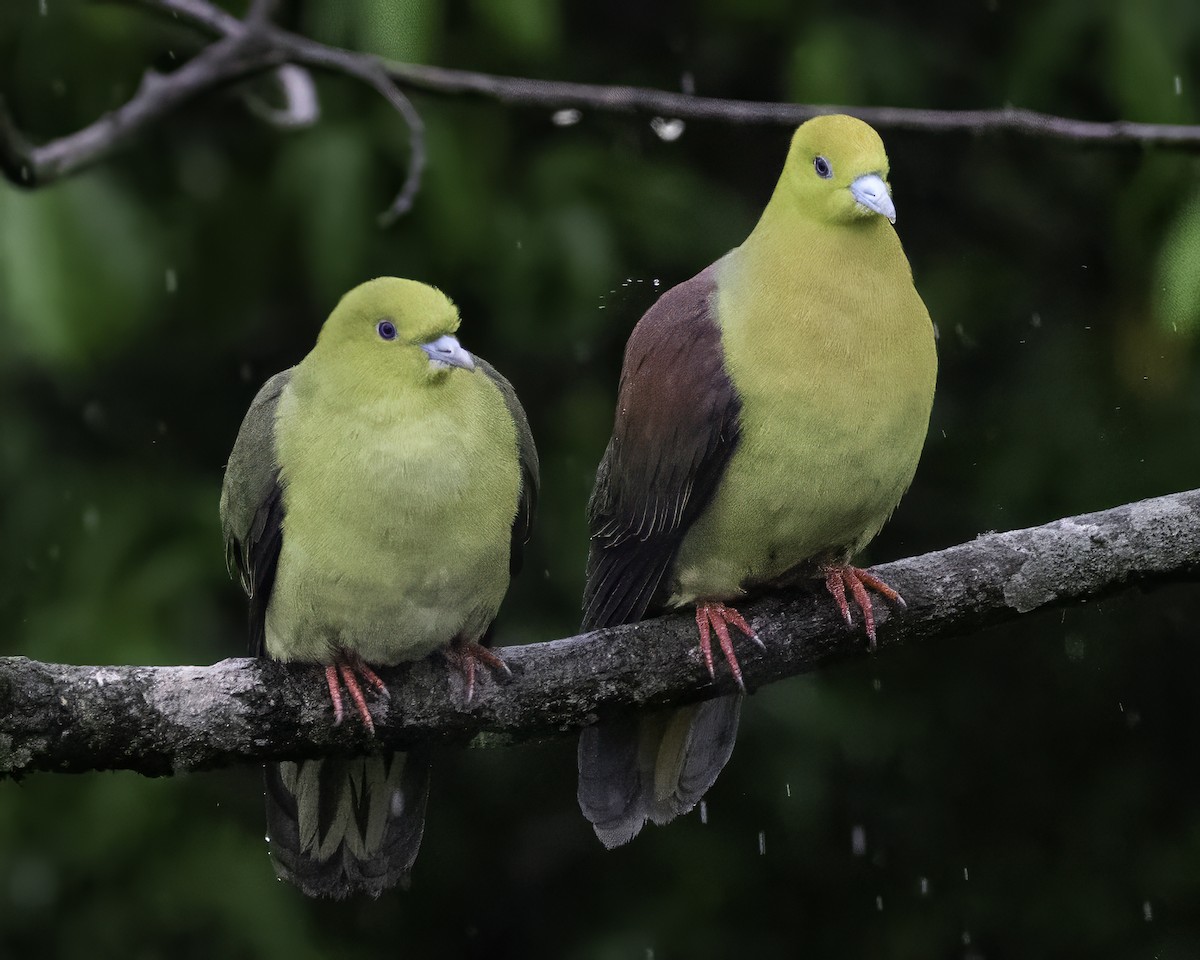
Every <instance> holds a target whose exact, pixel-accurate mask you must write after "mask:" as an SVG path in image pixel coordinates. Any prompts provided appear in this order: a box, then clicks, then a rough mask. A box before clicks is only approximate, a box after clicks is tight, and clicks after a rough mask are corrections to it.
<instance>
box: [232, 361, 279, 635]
mask: <svg viewBox="0 0 1200 960" xmlns="http://www.w3.org/2000/svg"><path fill="white" fill-rule="evenodd" d="M291 378H292V371H291V370H290V369H289V370H284V371H283V372H282V373H277V374H275V376H273V377H272V378H271V379H270V380H268V381H267V382H266V383H264V384H263V386H262V389H260V390H259V391H258V393H257V395H256V396H255V397H254V400H253V402H252V403H251V404H250V409H249V410H247V411H246V416H245V418H244V419H243V420H242V426H241V429H240V430H238V435H237V440H235V441H234V444H233V451H232V452H231V453H230V454H229V464H228V466H226V468H225V483H224V485H223V486H222V487H221V530H222V532H223V533H224V535H225V560H226V563H227V564H228V566H229V568H230V570H231V571H232V570H236V571H237V574H238V580H239V581H240V582H241V584H242V589H243V590H245V591H246V595H247V596H248V597H249V598H250V655H251V656H254V657H261V656H264V655H265V654H266V619H267V604H268V603H269V601H270V599H271V589H272V587H274V585H275V569H276V565H277V563H278V561H279V549H280V547H281V546H282V545H283V497H282V492H281V490H280V486H279V464H278V462H277V460H276V457H275V411H276V409H277V408H278V406H279V396H280V394H281V393H282V392H283V389H284V387H286V386H287V385H288V383H289V382H290V380H291Z"/></svg>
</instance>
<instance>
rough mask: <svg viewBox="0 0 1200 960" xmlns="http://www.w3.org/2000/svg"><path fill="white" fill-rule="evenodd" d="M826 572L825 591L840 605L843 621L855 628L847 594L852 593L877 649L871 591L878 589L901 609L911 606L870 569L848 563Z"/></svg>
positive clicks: (832, 567) (868, 638)
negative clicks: (869, 591)
mask: <svg viewBox="0 0 1200 960" xmlns="http://www.w3.org/2000/svg"><path fill="white" fill-rule="evenodd" d="M823 572H824V574H825V588H826V589H827V590H828V591H829V592H830V594H831V595H832V596H833V599H834V602H835V603H836V604H837V607H838V610H840V611H841V613H842V618H843V619H844V620H845V621H846V625H847V626H853V625H854V620H853V618H852V617H851V616H850V604H849V603H848V602H847V600H846V591H847V590H849V591H850V595H851V597H853V598H854V605H855V606H856V607H858V609H859V612H860V613H861V614H862V618H863V627H864V628H865V629H866V633H867V640H868V641H869V643H870V649H872V650H874V649H875V646H876V642H875V611H874V609H873V607H872V605H871V595H870V594H869V593H868V592H867V591H868V589H870V590H874V591H875V592H876V593H878V594H879V595H880V596H882V597H884V598H885V599H887V600H890V601H891V602H892V603H894V604H896V605H897V606H898V607H900V608H901V609H904V608H906V607H907V606H908V604H906V603H905V602H904V598H903V597H902V596H900V594H899V593H897V592H896V591H895V590H894V589H892V588H891V587H889V586H888V585H887V584H886V583H884V582H883V581H882V580H880V579H879V578H878V577H877V576H875V575H874V574H873V573H868V572H867V571H866V570H860V569H859V568H858V567H851V566H849V565H848V564H847V565H840V566H829V567H826V568H825V569H824V571H823Z"/></svg>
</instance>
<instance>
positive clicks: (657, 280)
mask: <svg viewBox="0 0 1200 960" xmlns="http://www.w3.org/2000/svg"><path fill="white" fill-rule="evenodd" d="M660 283H662V281H661V280H659V279H658V277H655V278H654V285H655V286H656V287H657V286H658V285H659V284H660Z"/></svg>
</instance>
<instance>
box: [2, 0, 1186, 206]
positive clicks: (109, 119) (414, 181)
mask: <svg viewBox="0 0 1200 960" xmlns="http://www.w3.org/2000/svg"><path fill="white" fill-rule="evenodd" d="M137 2H138V5H139V6H141V7H143V8H145V9H147V10H148V11H151V12H154V13H158V14H164V15H169V16H171V17H173V18H175V19H177V20H182V21H184V22H186V23H189V24H191V25H192V26H194V27H196V28H197V29H199V30H202V31H204V32H207V33H210V34H214V35H216V36H217V37H218V38H219V39H217V40H216V42H214V43H212V44H211V45H210V46H208V47H206V48H205V49H204V50H203V51H202V52H201V53H199V54H198V55H197V56H196V57H194V58H193V59H192V60H190V61H189V62H188V63H186V64H185V65H184V66H182V67H180V68H179V69H178V70H175V71H174V72H172V73H170V74H166V75H161V74H157V73H153V72H147V74H146V77H145V80H144V82H143V84H142V86H141V88H139V90H138V92H137V93H136V94H135V95H134V96H133V98H132V99H131V100H129V102H128V103H126V104H124V105H123V106H121V107H120V108H118V109H117V110H114V111H113V112H112V113H109V114H106V115H105V116H103V117H101V118H100V119H99V120H97V121H95V122H94V123H92V124H90V125H89V126H87V127H84V128H83V129H82V130H79V131H76V132H75V133H72V134H69V135H67V136H64V137H60V138H58V139H56V140H52V141H49V142H47V143H43V144H38V145H35V144H33V143H30V142H29V140H28V139H27V138H26V137H25V136H24V134H23V133H22V132H21V130H20V129H19V128H18V126H17V124H16V123H15V121H14V119H13V117H12V116H11V114H10V113H9V112H8V109H7V107H6V105H5V103H4V102H3V100H2V99H0V171H2V172H3V173H4V175H5V176H6V177H7V178H8V179H9V180H11V181H12V182H13V183H16V184H18V185H19V186H24V187H35V186H41V185H44V184H48V183H52V182H54V181H55V180H57V179H60V178H61V177H65V176H68V175H70V174H72V173H74V172H76V171H78V170H80V169H82V168H84V167H86V166H89V165H90V164H93V163H96V162H98V161H99V160H102V159H103V158H105V157H106V156H108V155H109V154H110V153H111V152H112V151H114V150H115V149H117V148H119V147H121V146H124V145H125V144H126V143H127V142H128V141H129V140H131V139H132V138H133V137H134V136H135V135H136V134H137V133H139V132H140V131H141V130H143V129H144V128H146V127H148V126H150V125H152V124H154V123H156V122H157V121H159V120H161V119H162V118H163V117H164V116H166V115H167V114H169V113H172V112H174V111H175V110H178V109H179V108H180V107H181V106H183V104H185V103H186V102H187V101H189V100H192V99H194V98H196V97H198V96H201V95H203V94H206V93H209V92H211V91H213V90H216V89H219V88H221V87H224V86H227V85H229V84H230V83H233V82H236V81H238V80H243V79H245V78H247V77H250V76H253V75H255V74H258V73H262V72H264V71H266V70H272V69H276V68H279V67H281V66H283V65H284V64H291V65H292V66H294V67H303V68H311V69H317V70H324V71H327V72H332V73H337V74H342V75H344V76H349V77H352V78H354V79H357V80H359V81H360V82H363V83H366V84H368V85H370V86H371V87H372V88H374V89H375V90H376V91H377V92H378V93H380V94H381V95H382V96H383V97H384V98H385V99H386V100H387V101H388V102H389V103H390V104H391V105H392V107H393V108H394V109H395V110H396V111H397V112H398V113H399V115H400V116H401V118H402V119H403V121H404V122H405V124H406V126H407V127H408V132H409V148H410V158H409V166H408V171H407V174H406V177H405V181H404V183H403V185H402V186H401V189H400V192H399V194H398V195H397V197H396V199H395V201H393V203H392V205H391V206H390V207H389V209H388V210H387V211H385V213H384V214H383V215H382V217H381V221H382V222H383V223H385V224H386V223H390V222H392V221H393V220H395V219H396V218H397V217H399V216H400V215H401V214H403V213H404V212H405V211H407V210H408V209H409V207H411V205H412V201H413V198H414V197H415V196H416V194H417V192H418V190H419V188H420V178H421V172H422V169H423V167H424V159H425V143H424V128H423V124H422V121H421V118H420V115H419V114H418V112H417V110H416V109H415V108H414V107H413V105H412V104H411V103H410V102H409V100H408V98H407V96H406V95H405V93H404V89H402V88H407V89H411V90H420V91H423V92H425V93H433V94H440V95H460V96H461V95H470V96H477V97H483V98H487V99H491V100H494V101H497V102H499V103H503V104H506V105H511V106H524V107H542V108H546V109H551V110H558V109H563V108H574V109H580V110H591V111H597V112H605V113H624V114H630V115H644V116H651V117H653V116H662V117H678V118H685V119H692V120H711V121H716V122H722V123H738V124H781V125H788V126H793V125H795V124H798V123H800V122H802V121H804V120H807V119H808V118H809V117H812V116H815V115H817V114H820V113H835V112H836V113H849V114H852V115H854V116H857V117H860V118H861V119H863V120H866V121H867V122H868V123H871V124H874V125H875V126H877V127H880V128H884V129H908V130H926V131H934V132H947V131H966V132H970V133H976V134H979V133H994V132H1010V133H1017V134H1023V135H1027V136H1038V137H1050V138H1057V139H1061V140H1071V141H1080V142H1090V143H1100V144H1119V143H1139V144H1142V145H1147V146H1148V145H1157V146H1164V147H1175V148H1186V149H1193V150H1194V149H1197V148H1200V126H1197V125H1182V124H1156V123H1134V122H1130V121H1125V120H1118V121H1113V122H1096V121H1088V120H1076V119H1071V118H1067V117H1056V116H1051V115H1049V114H1043V113H1037V112H1034V111H1032V110H1025V109H1022V108H1018V107H1004V108H1002V109H998V110H921V109H911V108H906V107H857V106H835V105H831V104H799V103H763V102H757V101H749V100H725V99H719V98H713V97H697V96H694V95H692V94H690V93H675V92H672V91H667V90H654V89H648V88H644V87H620V86H600V85H593V84H583V83H565V82H559V81H548V80H531V79H526V78H521V77H503V76H496V75H492V74H485V73H475V72H471V71H467V70H450V69H445V68H442V67H432V66H422V65H419V64H406V63H392V62H387V61H384V60H381V59H379V58H377V57H374V56H371V55H369V54H364V53H358V52H355V51H351V50H345V49H342V48H339V47H333V46H329V45H327V44H322V43H318V42H316V41H314V40H310V39H308V38H307V37H303V36H300V35H298V34H295V33H291V32H289V31H287V30H283V29H281V28H280V27H278V26H277V25H275V24H274V23H272V22H271V20H270V14H271V12H272V10H273V8H274V6H275V4H274V3H273V2H266V0H264V2H258V0H256V2H255V3H253V4H251V6H250V10H249V12H248V14H247V16H246V19H245V20H239V19H238V18H237V17H234V16H232V15H230V14H229V13H226V12H225V11H224V10H221V9H220V8H219V7H216V6H214V5H212V4H211V3H209V2H208V0H137ZM285 115H287V114H285ZM293 115H298V114H297V112H296V111H293Z"/></svg>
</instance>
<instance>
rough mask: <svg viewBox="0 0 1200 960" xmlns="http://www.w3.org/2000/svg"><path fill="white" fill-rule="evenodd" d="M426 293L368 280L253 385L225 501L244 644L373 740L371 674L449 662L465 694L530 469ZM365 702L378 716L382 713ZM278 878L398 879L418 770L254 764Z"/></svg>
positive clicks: (523, 512) (377, 758)
mask: <svg viewBox="0 0 1200 960" xmlns="http://www.w3.org/2000/svg"><path fill="white" fill-rule="evenodd" d="M458 325H459V315H458V310H457V308H456V307H455V306H454V304H453V303H452V302H451V301H450V300H449V299H448V298H447V297H446V296H445V295H444V294H442V293H441V292H440V291H439V290H436V289H435V288H433V287H430V286H427V285H425V284H422V283H417V282H415V281H412V280H401V279H397V278H394V277H381V278H378V279H375V280H371V281H369V282H367V283H364V284H362V285H360V286H358V287H355V288H354V289H353V290H351V291H350V292H349V293H347V294H346V295H345V296H344V297H343V298H342V299H341V301H340V302H339V303H338V305H337V307H336V308H335V309H334V311H333V313H332V314H330V316H329V319H327V320H326V321H325V324H324V326H323V327H322V328H321V333H320V336H319V337H318V338H317V343H316V346H315V347H313V349H312V351H311V352H310V353H309V354H308V355H307V356H306V357H305V358H304V359H303V360H301V361H300V363H298V364H297V365H296V366H294V367H292V368H291V369H289V370H285V371H283V372H282V373H279V374H276V375H275V376H274V377H272V378H271V379H270V380H268V381H267V382H266V384H265V385H264V386H263V387H262V389H261V390H260V391H259V392H258V395H257V396H256V397H255V398H254V401H253V403H252V404H251V405H250V409H249V411H248V412H247V414H246V417H245V420H244V421H243V422H242V427H241V430H240V431H239V433H238V437H237V441H236V442H235V444H234V447H233V452H232V453H231V454H230V457H229V466H228V467H227V469H226V472H225V484H224V487H223V489H222V491H221V523H222V527H223V529H224V534H225V545H226V552H227V556H228V560H229V563H230V565H231V567H233V568H236V570H237V573H238V576H239V578H240V580H241V584H242V587H243V588H244V589H245V591H246V593H247V594H248V595H249V598H250V652H251V654H252V655H254V656H266V657H271V658H273V659H276V660H284V661H301V662H304V663H312V664H315V665H318V666H319V668H320V676H321V677H322V679H323V685H324V686H325V687H327V688H328V696H329V698H330V700H331V702H332V710H333V722H334V723H341V721H342V718H343V715H344V713H345V712H346V707H345V705H344V697H347V698H348V699H349V701H350V703H351V704H352V706H353V709H354V711H355V712H356V713H357V715H358V716H359V717H360V718H361V721H362V723H363V724H364V725H365V726H366V727H367V729H368V730H370V731H372V732H374V721H373V719H372V715H371V709H370V705H369V704H368V697H369V696H373V697H378V698H387V697H388V692H387V687H386V685H385V684H384V682H383V681H382V680H381V679H380V678H379V676H378V675H377V674H376V672H375V670H374V669H373V668H374V667H386V666H394V665H396V664H399V663H403V662H406V661H412V660H418V659H420V658H422V657H425V656H426V655H428V654H431V653H433V652H434V651H438V650H441V651H443V652H445V653H446V654H447V656H448V657H449V659H450V660H451V662H452V663H454V664H456V665H457V666H458V667H460V668H461V669H462V671H463V674H464V678H465V683H466V691H467V698H468V700H469V699H470V696H471V693H472V691H473V689H474V678H475V666H476V662H477V661H479V662H482V663H485V664H488V665H489V666H492V667H496V668H501V669H504V667H503V664H502V662H501V661H500V660H499V658H498V657H496V656H495V655H494V654H492V653H491V652H490V651H488V650H487V649H486V647H485V644H486V642H487V638H488V635H489V632H490V628H491V625H492V622H493V620H494V619H495V617H496V612H497V610H498V609H499V608H500V603H501V601H502V600H503V599H504V594H505V592H506V591H507V589H508V584H509V580H510V578H511V577H512V575H513V574H515V573H516V571H517V569H518V568H519V566H520V563H521V556H522V551H523V548H524V545H525V542H526V541H527V540H528V538H529V533H530V528H531V525H532V522H533V514H534V507H535V504H536V499H537V493H538V460H537V452H536V450H535V449H534V444H533V437H532V435H531V434H530V431H529V424H528V422H527V420H526V417H525V412H524V410H523V409H522V408H521V404H520V403H519V402H518V400H517V397H516V394H515V393H514V392H513V389H512V387H511V385H510V384H509V383H508V381H507V380H505V379H504V377H502V376H501V375H500V374H499V373H497V372H496V371H495V370H494V369H493V368H492V367H491V366H490V365H489V364H487V363H486V362H484V361H483V360H481V359H480V358H478V357H475V356H473V355H472V354H470V353H468V352H467V351H466V350H465V349H464V348H463V347H462V345H461V344H460V343H459V341H458V339H457V337H455V335H454V334H455V331H456V330H457V329H458ZM377 709H378V707H377ZM266 784H267V790H266V792H267V825H268V830H269V842H270V849H271V855H272V861H273V863H274V866H275V871H276V873H278V875H279V876H280V877H281V878H283V879H285V880H288V881H290V882H292V883H294V884H296V885H297V886H298V887H300V889H301V890H303V891H304V892H305V893H307V894H309V895H310V896H327V897H336V898H341V897H346V896H349V895H351V894H354V893H367V894H370V895H374V896H378V895H379V893H381V892H382V891H383V890H385V889H387V888H388V887H391V886H393V885H395V884H397V883H407V881H408V875H409V872H410V870H411V868H412V865H413V861H414V860H415V858H416V855H417V850H418V847H419V846H420V842H421V834H422V830H423V828H424V820H425V801H426V796H427V793H428V785H429V763H428V760H427V759H426V758H424V757H421V756H418V755H416V754H412V753H410V754H403V753H393V752H387V753H384V752H380V753H377V754H375V755H372V756H367V757H360V758H346V759H343V758H327V759H323V760H302V761H296V762H286V763H279V764H273V765H269V766H268V767H267V768H266Z"/></svg>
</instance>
